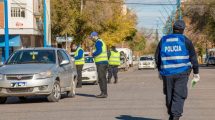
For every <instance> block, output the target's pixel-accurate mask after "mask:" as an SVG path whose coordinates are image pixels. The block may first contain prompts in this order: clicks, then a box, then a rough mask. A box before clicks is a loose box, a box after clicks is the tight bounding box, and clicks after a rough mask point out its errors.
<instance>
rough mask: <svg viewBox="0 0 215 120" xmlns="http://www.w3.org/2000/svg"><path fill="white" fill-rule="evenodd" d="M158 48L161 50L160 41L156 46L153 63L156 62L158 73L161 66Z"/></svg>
mask: <svg viewBox="0 0 215 120" xmlns="http://www.w3.org/2000/svg"><path fill="white" fill-rule="evenodd" d="M160 48H161V40H160V42H159V44H158V46H157V49H156V52H155V62H156V65H157V68H158V71H160V66H161V57H160Z"/></svg>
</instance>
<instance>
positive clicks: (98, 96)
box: [96, 93, 108, 98]
mask: <svg viewBox="0 0 215 120" xmlns="http://www.w3.org/2000/svg"><path fill="white" fill-rule="evenodd" d="M107 97H108V95H107V94H104V93H101V94H100V95H97V96H96V98H107Z"/></svg>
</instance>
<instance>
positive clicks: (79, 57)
mask: <svg viewBox="0 0 215 120" xmlns="http://www.w3.org/2000/svg"><path fill="white" fill-rule="evenodd" d="M83 54H84V51H83V50H79V51H78V55H77V56H76V57H75V60H79V59H81V58H82V56H83Z"/></svg>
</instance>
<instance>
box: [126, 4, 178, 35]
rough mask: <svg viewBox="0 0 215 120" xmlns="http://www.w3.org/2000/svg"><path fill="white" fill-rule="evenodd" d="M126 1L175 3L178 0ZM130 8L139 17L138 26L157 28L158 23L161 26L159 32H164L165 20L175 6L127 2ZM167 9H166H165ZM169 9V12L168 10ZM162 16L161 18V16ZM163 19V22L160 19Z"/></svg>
mask: <svg viewBox="0 0 215 120" xmlns="http://www.w3.org/2000/svg"><path fill="white" fill-rule="evenodd" d="M125 1H126V3H150V4H153V3H154V4H159V3H169V4H170V3H172V4H175V3H176V0H125ZM127 6H128V8H130V9H131V10H132V11H134V12H135V13H136V14H137V17H138V25H137V27H138V28H142V27H143V28H148V29H156V28H157V24H158V27H159V33H162V27H163V22H165V20H166V19H167V17H168V14H170V13H171V11H172V10H173V7H174V6H171V5H168V6H161V5H160V6H158V5H137V4H127ZM165 9H166V10H165ZM166 11H167V12H166ZM159 17H160V18H159ZM160 19H162V20H163V22H162V21H161V20H160Z"/></svg>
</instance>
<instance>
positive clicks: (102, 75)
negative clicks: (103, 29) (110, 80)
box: [90, 32, 108, 98]
mask: <svg viewBox="0 0 215 120" xmlns="http://www.w3.org/2000/svg"><path fill="white" fill-rule="evenodd" d="M90 37H91V39H92V40H93V42H94V43H95V50H94V52H93V54H92V56H93V57H94V60H95V63H96V68H97V72H98V79H99V87H100V90H101V94H99V95H97V96H96V97H97V98H107V97H108V93H107V78H106V75H107V69H108V56H107V46H106V44H105V42H104V41H103V40H102V39H100V38H99V37H98V33H97V32H92V33H91V34H90Z"/></svg>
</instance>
